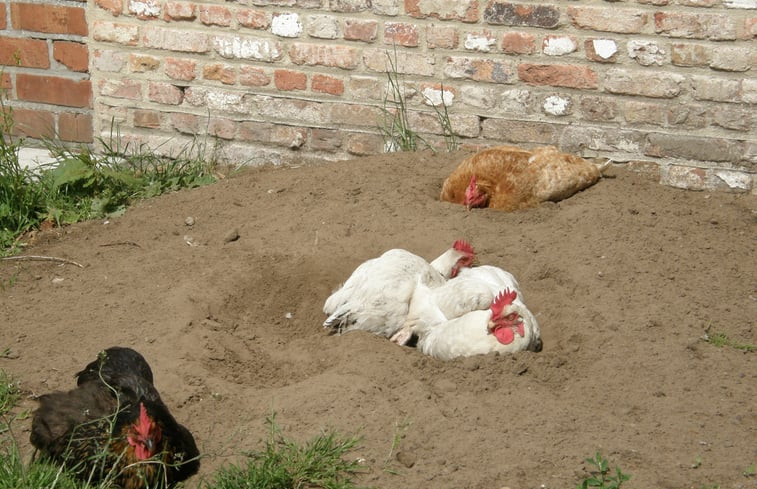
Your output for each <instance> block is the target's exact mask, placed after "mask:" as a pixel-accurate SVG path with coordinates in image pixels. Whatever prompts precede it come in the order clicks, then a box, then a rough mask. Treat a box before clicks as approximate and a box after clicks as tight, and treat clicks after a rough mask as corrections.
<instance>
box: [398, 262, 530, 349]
mask: <svg viewBox="0 0 757 489" xmlns="http://www.w3.org/2000/svg"><path fill="white" fill-rule="evenodd" d="M504 289H510V290H512V291H515V292H516V293H517V297H518V298H517V299H516V300H517V301H519V302H521V303H522V302H523V301H522V297H523V294H522V293H521V291H520V285H519V284H518V281H517V280H516V279H515V277H514V276H513V275H512V274H511V273H509V272H506V271H504V270H502V269H501V268H499V267H495V266H492V265H481V266H478V267H472V268H464V269H462V270H460V273H459V274H458V275H457V276H456V277H454V278H452V279H450V280H448V281H447V282H445V283H444V284H442V285H440V286H438V287H436V288H431V289H430V290H428V291H420V292H419V293H418V294H414V295H413V297H412V298H411V303H410V307H409V310H408V317H407V320H406V321H405V324H404V325H403V326H402V328H401V329H400V330H399V331H397V333H395V334H394V335H393V336H392V337H391V340H392V341H393V342H395V343H397V344H400V345H404V344H407V342H408V341H409V340H410V338H411V337H412V335H413V334H412V329H413V324H414V323H415V322H416V321H417V320H418V319H424V318H423V317H422V314H428V309H426V308H425V307H424V306H423V305H421V304H419V302H421V301H425V300H430V301H431V302H432V304H433V306H435V307H434V309H438V311H439V312H441V314H442V315H443V316H444V318H445V319H454V318H457V317H460V316H462V315H463V314H466V313H469V312H471V311H477V310H484V309H488V308H489V306H491V304H492V302H494V299H495V297H497V294H498V293H499V292H501V291H502V290H504ZM414 303H415V304H414ZM432 304H429V307H432ZM524 307H525V304H524ZM431 314H432V315H431V321H433V320H434V319H437V317H436V312H433V313H431Z"/></svg>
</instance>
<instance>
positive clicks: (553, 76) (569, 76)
mask: <svg viewBox="0 0 757 489" xmlns="http://www.w3.org/2000/svg"><path fill="white" fill-rule="evenodd" d="M518 77H519V78H520V79H521V80H522V81H524V82H526V83H530V84H532V85H550V86H553V87H569V88H589V89H596V88H597V86H598V84H597V74H596V72H594V71H593V70H591V69H589V68H586V67H583V66H573V65H536V64H530V63H522V64H520V65H518Z"/></svg>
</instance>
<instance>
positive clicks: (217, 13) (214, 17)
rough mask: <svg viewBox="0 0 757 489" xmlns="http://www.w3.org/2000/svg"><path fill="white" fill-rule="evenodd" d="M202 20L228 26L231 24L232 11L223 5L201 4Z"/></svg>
mask: <svg viewBox="0 0 757 489" xmlns="http://www.w3.org/2000/svg"><path fill="white" fill-rule="evenodd" d="M200 22H202V23H203V24H205V25H217V26H221V27H228V26H230V25H231V11H230V10H229V9H228V8H226V7H223V6H221V5H200Z"/></svg>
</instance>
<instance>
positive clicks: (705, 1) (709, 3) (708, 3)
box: [678, 0, 721, 7]
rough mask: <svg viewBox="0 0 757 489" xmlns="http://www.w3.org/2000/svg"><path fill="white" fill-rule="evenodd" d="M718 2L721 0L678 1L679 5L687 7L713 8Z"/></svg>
mask: <svg viewBox="0 0 757 489" xmlns="http://www.w3.org/2000/svg"><path fill="white" fill-rule="evenodd" d="M720 2H721V0H678V3H679V4H680V5H685V6H687V7H713V6H715V5H717V4H719V3H720Z"/></svg>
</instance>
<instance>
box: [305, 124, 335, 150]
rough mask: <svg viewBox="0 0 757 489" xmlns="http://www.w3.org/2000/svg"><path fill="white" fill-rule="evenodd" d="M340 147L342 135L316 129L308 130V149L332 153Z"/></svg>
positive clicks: (329, 130)
mask: <svg viewBox="0 0 757 489" xmlns="http://www.w3.org/2000/svg"><path fill="white" fill-rule="evenodd" d="M341 145H342V135H341V132H340V131H336V130H334V129H318V128H315V129H311V130H310V149H313V150H316V151H330V152H334V151H336V150H338V149H339V147H340V146H341Z"/></svg>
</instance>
